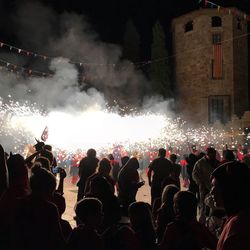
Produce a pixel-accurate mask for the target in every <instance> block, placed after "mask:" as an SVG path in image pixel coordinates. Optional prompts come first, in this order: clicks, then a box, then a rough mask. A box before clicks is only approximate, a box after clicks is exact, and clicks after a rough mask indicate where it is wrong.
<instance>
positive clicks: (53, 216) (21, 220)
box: [12, 165, 65, 250]
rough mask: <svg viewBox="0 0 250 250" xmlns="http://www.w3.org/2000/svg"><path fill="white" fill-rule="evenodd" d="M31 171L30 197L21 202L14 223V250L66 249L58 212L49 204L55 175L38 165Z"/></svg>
mask: <svg viewBox="0 0 250 250" xmlns="http://www.w3.org/2000/svg"><path fill="white" fill-rule="evenodd" d="M32 172H33V174H32V175H31V177H30V188H31V191H32V192H31V195H29V196H28V197H26V198H24V199H21V200H20V202H19V204H18V208H17V212H16V216H15V220H14V223H13V234H12V244H13V249H15V250H34V249H37V250H40V249H41V250H44V249H49V250H56V249H58V250H59V249H63V248H64V245H65V242H64V238H63V235H62V230H61V225H60V221H59V214H58V210H57V207H56V205H55V204H53V203H52V202H50V201H51V200H52V199H53V193H54V191H55V189H56V179H55V176H54V175H53V174H52V173H50V172H49V171H47V170H46V169H44V168H41V167H40V166H39V165H36V166H35V167H33V168H32Z"/></svg>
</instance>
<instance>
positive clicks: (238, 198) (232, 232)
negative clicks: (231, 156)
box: [211, 161, 250, 250]
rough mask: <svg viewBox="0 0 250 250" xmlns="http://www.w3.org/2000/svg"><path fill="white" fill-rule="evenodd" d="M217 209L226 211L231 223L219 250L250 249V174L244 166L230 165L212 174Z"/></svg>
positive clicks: (240, 164) (232, 163)
mask: <svg viewBox="0 0 250 250" xmlns="http://www.w3.org/2000/svg"><path fill="white" fill-rule="evenodd" d="M211 180H212V189H211V194H212V196H213V198H214V201H215V206H216V207H219V208H224V209H225V212H226V215H227V221H226V223H225V224H224V227H223V231H222V233H221V235H220V238H219V241H218V245H217V250H239V249H240V250H249V249H250V227H249V225H250V196H249V193H250V185H249V183H250V170H249V168H248V167H247V166H246V165H245V164H243V163H240V162H237V161H233V162H227V163H225V164H223V165H221V166H220V167H218V168H217V169H215V170H214V171H213V173H212V177H211Z"/></svg>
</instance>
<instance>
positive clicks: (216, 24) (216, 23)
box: [212, 16, 222, 27]
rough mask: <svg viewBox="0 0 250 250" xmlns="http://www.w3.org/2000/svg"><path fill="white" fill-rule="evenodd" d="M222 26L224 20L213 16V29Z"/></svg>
mask: <svg viewBox="0 0 250 250" xmlns="http://www.w3.org/2000/svg"><path fill="white" fill-rule="evenodd" d="M221 26H222V20H221V18H220V17H219V16H213V17H212V27H221Z"/></svg>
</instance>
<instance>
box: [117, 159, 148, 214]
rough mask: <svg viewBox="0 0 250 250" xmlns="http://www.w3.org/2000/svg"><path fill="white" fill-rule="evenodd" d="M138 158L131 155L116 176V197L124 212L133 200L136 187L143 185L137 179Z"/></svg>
mask: <svg viewBox="0 0 250 250" xmlns="http://www.w3.org/2000/svg"><path fill="white" fill-rule="evenodd" d="M138 168H139V162H138V160H137V159H136V158H135V157H133V158H131V159H129V161H128V162H127V163H126V164H125V166H124V167H123V168H122V169H121V171H120V173H119V176H118V198H119V200H120V202H121V204H122V206H123V209H124V212H125V213H126V212H127V209H128V206H129V205H130V204H131V203H133V202H135V198H136V193H137V191H138V189H139V188H140V187H141V186H142V185H144V183H143V182H140V181H139V174H138V171H137V169H138Z"/></svg>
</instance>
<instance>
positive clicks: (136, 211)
mask: <svg viewBox="0 0 250 250" xmlns="http://www.w3.org/2000/svg"><path fill="white" fill-rule="evenodd" d="M128 214H129V218H130V220H131V224H132V225H133V226H134V227H143V226H148V225H150V226H151V225H153V218H152V213H151V210H150V205H149V204H148V203H146V202H142V201H139V202H133V203H132V204H131V205H130V206H129V208H128Z"/></svg>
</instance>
